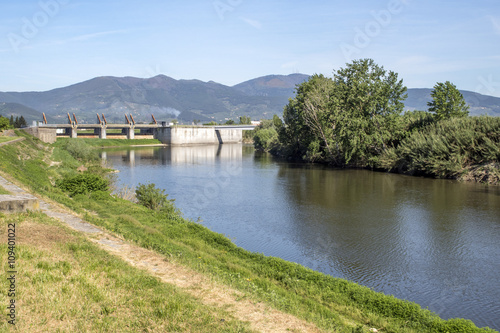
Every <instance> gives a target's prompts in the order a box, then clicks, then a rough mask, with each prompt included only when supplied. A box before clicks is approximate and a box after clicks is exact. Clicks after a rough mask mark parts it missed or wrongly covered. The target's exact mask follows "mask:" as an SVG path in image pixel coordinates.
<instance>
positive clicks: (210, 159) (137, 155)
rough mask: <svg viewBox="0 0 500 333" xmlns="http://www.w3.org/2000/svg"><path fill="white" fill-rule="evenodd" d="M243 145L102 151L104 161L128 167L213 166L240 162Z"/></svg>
mask: <svg viewBox="0 0 500 333" xmlns="http://www.w3.org/2000/svg"><path fill="white" fill-rule="evenodd" d="M242 154H243V144H241V143H234V144H223V145H201V146H200V145H198V146H168V147H154V148H151V147H144V148H134V149H124V150H112V151H103V152H102V153H101V157H102V159H103V160H104V161H109V162H111V164H113V161H118V159H119V160H120V164H124V163H125V164H128V165H129V166H135V165H141V164H147V165H151V164H153V165H154V164H160V165H169V164H173V165H182V164H213V163H216V162H217V161H224V162H227V161H230V162H235V161H241V159H242Z"/></svg>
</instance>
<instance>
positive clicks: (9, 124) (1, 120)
mask: <svg viewBox="0 0 500 333" xmlns="http://www.w3.org/2000/svg"><path fill="white" fill-rule="evenodd" d="M25 126H27V123H26V119H24V117H23V116H21V117H16V118H15V119H14V116H12V115H11V116H10V119H8V118H6V117H3V116H2V115H0V130H4V129H9V128H21V127H25Z"/></svg>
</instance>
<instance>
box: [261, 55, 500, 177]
mask: <svg viewBox="0 0 500 333" xmlns="http://www.w3.org/2000/svg"><path fill="white" fill-rule="evenodd" d="M432 97H433V101H432V102H430V103H429V106H430V111H432V112H434V114H433V113H431V112H426V111H412V112H410V111H407V112H405V113H404V114H401V112H402V111H403V107H404V105H403V101H404V99H405V98H406V87H405V86H404V85H403V81H402V80H398V75H397V74H396V73H394V72H392V71H389V72H387V71H386V70H384V69H383V67H380V66H378V65H376V64H375V63H374V62H373V60H371V59H362V60H357V61H354V62H353V63H351V64H348V65H347V67H346V68H342V69H340V70H338V71H337V72H335V73H334V76H333V79H330V78H327V77H325V76H323V75H314V76H312V77H311V78H310V79H309V80H308V81H306V82H304V83H302V84H301V85H299V86H298V87H297V90H296V96H295V98H293V99H290V100H289V103H288V104H287V105H286V106H285V108H284V112H283V121H282V120H280V119H279V118H278V117H277V116H275V117H274V118H273V120H272V121H271V120H268V121H265V122H263V123H262V125H260V126H258V127H257V128H256V130H255V132H256V133H255V135H254V145H255V147H256V148H257V149H263V150H267V151H270V152H271V153H273V154H275V155H281V156H283V157H287V158H293V159H299V160H302V161H306V162H320V163H327V164H330V165H333V166H337V167H371V168H378V169H385V170H390V171H396V172H401V173H407V174H420V175H428V176H433V177H439V178H454V179H473V180H477V181H481V182H488V183H491V184H500V154H499V153H498V152H500V118H498V117H465V116H467V114H468V106H467V105H466V103H465V101H464V100H463V97H462V95H461V94H460V92H459V91H458V90H457V89H456V87H455V86H454V85H452V84H451V83H450V82H446V83H444V84H443V83H438V84H436V86H435V89H434V91H433V93H432ZM457 118H461V119H457Z"/></svg>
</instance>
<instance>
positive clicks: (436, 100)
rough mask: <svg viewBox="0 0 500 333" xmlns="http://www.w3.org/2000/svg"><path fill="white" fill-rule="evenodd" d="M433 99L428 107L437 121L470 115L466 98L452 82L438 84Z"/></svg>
mask: <svg viewBox="0 0 500 333" xmlns="http://www.w3.org/2000/svg"><path fill="white" fill-rule="evenodd" d="M431 97H432V101H431V102H428V103H427V105H428V106H429V111H430V112H434V114H435V117H436V119H437V120H442V119H449V118H452V117H467V115H468V114H469V105H467V103H466V102H465V100H464V96H463V95H462V94H461V93H460V91H459V90H458V89H457V87H456V86H455V85H454V84H453V83H451V82H450V81H446V82H445V83H441V82H438V83H437V84H436V85H435V86H434V90H433V91H432V92H431Z"/></svg>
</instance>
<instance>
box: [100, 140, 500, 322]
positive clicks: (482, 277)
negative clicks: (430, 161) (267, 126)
mask: <svg viewBox="0 0 500 333" xmlns="http://www.w3.org/2000/svg"><path fill="white" fill-rule="evenodd" d="M103 158H104V159H106V160H107V161H108V162H110V164H111V165H112V166H113V167H114V168H115V169H118V170H120V173H118V182H119V183H120V184H121V185H128V186H136V185H137V184H138V183H155V184H156V185H157V186H158V187H160V188H163V189H165V190H166V193H168V194H169V198H170V199H175V200H176V201H175V203H176V205H177V207H179V208H180V209H181V211H182V212H183V214H184V216H185V217H187V218H190V219H192V220H195V221H196V220H198V219H200V220H201V223H202V224H204V225H205V226H207V227H208V228H210V229H211V230H213V231H216V232H219V233H223V234H225V235H227V236H228V237H229V238H230V239H232V240H233V241H234V242H235V243H236V244H237V245H239V246H241V247H243V248H245V249H247V250H250V251H254V252H260V253H264V254H265V255H269V256H276V257H281V258H283V259H286V260H289V261H293V262H296V263H299V264H302V265H304V266H307V267H310V268H312V269H315V270H318V271H321V272H324V273H326V274H330V275H332V276H335V277H341V278H345V279H348V280H351V281H354V282H357V283H359V284H362V285H365V286H368V287H370V288H372V289H374V290H376V291H380V292H383V293H386V294H392V295H394V296H396V297H398V298H402V299H407V300H410V301H413V302H416V303H418V304H420V305H421V306H422V307H424V308H425V307H428V308H429V309H430V310H432V311H434V312H436V313H438V314H439V315H440V316H441V317H443V318H446V319H448V318H455V317H461V318H466V319H470V320H472V321H473V322H474V323H475V324H476V325H478V326H479V327H484V326H489V327H491V328H494V329H497V330H500V187H487V186H484V185H480V184H468V183H459V182H455V181H450V180H436V179H427V178H419V177H410V176H403V175H395V174H387V173H379V172H371V171H366V170H333V169H329V168H326V167H323V166H316V165H314V166H313V165H305V164H294V163H288V162H283V161H277V160H275V159H274V158H272V157H271V156H269V155H268V154H265V153H260V152H255V151H254V149H253V147H252V146H247V145H241V144H233V145H221V146H192V147H160V148H135V149H128V150H120V151H118V150H114V151H113V150H107V151H104V152H103Z"/></svg>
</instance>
